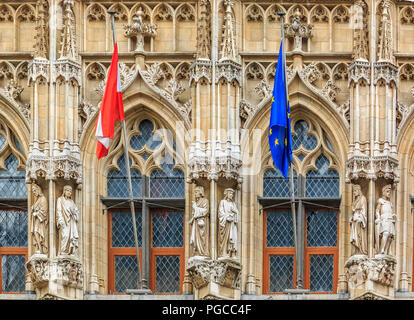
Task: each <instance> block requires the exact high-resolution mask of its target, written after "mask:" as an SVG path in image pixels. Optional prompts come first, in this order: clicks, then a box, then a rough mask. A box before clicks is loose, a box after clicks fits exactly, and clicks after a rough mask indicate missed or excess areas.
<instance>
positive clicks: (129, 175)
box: [108, 10, 142, 289]
mask: <svg viewBox="0 0 414 320" xmlns="http://www.w3.org/2000/svg"><path fill="white" fill-rule="evenodd" d="M108 13H109V14H110V15H111V27H112V39H113V44H114V46H115V43H116V35H115V27H114V24H115V22H114V20H115V17H114V15H115V11H113V10H108ZM122 132H123V136H124V155H125V156H124V157H125V166H126V171H127V175H128V190H129V206H130V207H131V215H132V225H133V229H134V240H135V248H136V257H137V266H138V283H137V289H142V281H141V279H142V274H141V267H140V262H139V246H138V233H137V224H136V220H135V205H134V196H133V193H132V181H131V171H130V167H129V156H128V144H127V131H126V125H125V119H124V120H122Z"/></svg>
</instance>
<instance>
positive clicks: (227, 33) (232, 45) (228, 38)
mask: <svg viewBox="0 0 414 320" xmlns="http://www.w3.org/2000/svg"><path fill="white" fill-rule="evenodd" d="M233 6H234V2H233V1H232V0H224V7H225V10H226V13H225V16H224V25H223V42H222V52H221V59H220V60H232V61H235V62H238V61H239V59H238V53H237V47H236V38H235V30H234V25H235V24H234V14H233V10H232V7H233Z"/></svg>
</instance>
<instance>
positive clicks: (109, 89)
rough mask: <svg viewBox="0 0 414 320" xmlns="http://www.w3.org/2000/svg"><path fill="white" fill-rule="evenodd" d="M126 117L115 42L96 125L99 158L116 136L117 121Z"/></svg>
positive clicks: (105, 152) (104, 154)
mask: <svg viewBox="0 0 414 320" xmlns="http://www.w3.org/2000/svg"><path fill="white" fill-rule="evenodd" d="M124 119H125V115H124V104H123V102H122V92H121V78H120V76H119V64H118V44H117V43H115V46H114V54H113V55H112V61H111V67H110V69H109V74H108V79H107V81H106V87H105V93H104V95H103V98H102V103H101V108H100V110H99V114H98V119H97V121H96V127H95V136H96V139H97V140H98V143H97V146H96V156H97V157H98V159H100V158H102V157H105V156H106V155H107V154H108V150H109V146H110V143H111V140H112V139H113V138H114V131H115V122H116V121H120V120H124Z"/></svg>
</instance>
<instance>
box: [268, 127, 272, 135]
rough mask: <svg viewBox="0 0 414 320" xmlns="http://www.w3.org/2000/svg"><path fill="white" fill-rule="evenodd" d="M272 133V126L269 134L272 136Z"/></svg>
mask: <svg viewBox="0 0 414 320" xmlns="http://www.w3.org/2000/svg"><path fill="white" fill-rule="evenodd" d="M271 135H272V128H270V130H269V136H271Z"/></svg>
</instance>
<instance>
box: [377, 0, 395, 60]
mask: <svg viewBox="0 0 414 320" xmlns="http://www.w3.org/2000/svg"><path fill="white" fill-rule="evenodd" d="M390 5H391V4H390V1H389V0H383V1H382V2H381V5H380V7H379V10H380V11H381V21H380V23H379V26H378V32H379V39H378V61H379V62H383V61H387V62H390V63H393V64H394V63H395V57H394V52H393V43H392V42H393V36H392V20H391V11H390V10H391V9H390Z"/></svg>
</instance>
